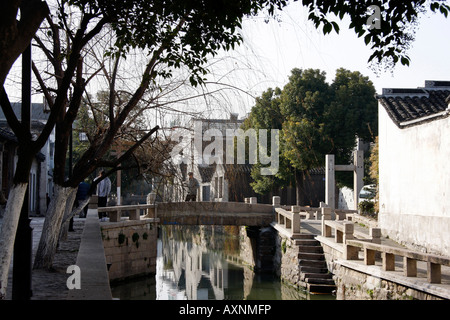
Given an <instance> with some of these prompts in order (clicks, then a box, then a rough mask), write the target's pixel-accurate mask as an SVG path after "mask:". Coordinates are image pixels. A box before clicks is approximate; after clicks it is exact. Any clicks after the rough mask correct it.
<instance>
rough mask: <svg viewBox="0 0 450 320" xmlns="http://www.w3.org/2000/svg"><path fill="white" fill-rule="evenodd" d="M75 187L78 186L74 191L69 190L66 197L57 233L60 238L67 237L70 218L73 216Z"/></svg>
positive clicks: (75, 195)
mask: <svg viewBox="0 0 450 320" xmlns="http://www.w3.org/2000/svg"><path fill="white" fill-rule="evenodd" d="M77 189H78V188H75V192H71V193H70V195H69V197H68V198H67V201H66V208H65V210H64V215H63V219H62V222H61V231H60V234H59V239H60V240H65V239H67V232H68V230H69V224H70V218H72V217H73V215H72V212H73V211H74V207H73V205H74V203H75V199H76V197H77Z"/></svg>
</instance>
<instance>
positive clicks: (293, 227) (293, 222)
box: [275, 206, 300, 235]
mask: <svg viewBox="0 0 450 320" xmlns="http://www.w3.org/2000/svg"><path fill="white" fill-rule="evenodd" d="M295 207H296V206H292V210H291V211H287V210H285V209H283V208H275V212H276V214H277V216H276V219H277V220H276V222H277V223H278V224H279V225H280V226H282V227H284V228H285V229H286V230H287V231H288V232H290V234H291V235H293V234H297V233H300V212H299V211H297V209H298V208H295Z"/></svg>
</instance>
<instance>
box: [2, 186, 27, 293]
mask: <svg viewBox="0 0 450 320" xmlns="http://www.w3.org/2000/svg"><path fill="white" fill-rule="evenodd" d="M27 187H28V183H18V184H14V185H13V187H12V188H11V190H10V192H9V196H8V202H7V204H6V210H5V215H4V217H3V223H2V228H1V231H0V300H2V299H5V298H6V288H7V285H8V273H9V267H10V264H11V257H12V253H13V250H14V241H15V238H16V231H17V226H18V224H19V217H20V212H21V210H22V205H23V199H24V197H25V193H26V191H27Z"/></svg>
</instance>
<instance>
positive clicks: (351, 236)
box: [322, 215, 450, 283]
mask: <svg viewBox="0 0 450 320" xmlns="http://www.w3.org/2000/svg"><path fill="white" fill-rule="evenodd" d="M329 219H330V217H329V216H328V215H323V216H322V237H325V238H330V237H333V235H334V242H335V243H337V244H342V247H343V251H342V253H343V259H345V260H359V259H360V258H359V253H360V251H362V252H363V261H364V264H365V265H374V264H375V259H376V257H381V260H382V269H383V271H395V256H401V257H403V274H404V275H405V276H406V277H417V261H424V262H426V263H427V280H428V282H429V283H441V266H442V265H445V266H450V258H449V257H444V256H439V255H433V254H427V253H421V252H416V251H413V250H409V249H405V248H401V247H395V246H391V245H385V244H381V229H380V228H375V227H371V228H369V233H368V234H367V233H365V232H361V231H357V230H356V229H355V224H354V222H352V221H332V220H329Z"/></svg>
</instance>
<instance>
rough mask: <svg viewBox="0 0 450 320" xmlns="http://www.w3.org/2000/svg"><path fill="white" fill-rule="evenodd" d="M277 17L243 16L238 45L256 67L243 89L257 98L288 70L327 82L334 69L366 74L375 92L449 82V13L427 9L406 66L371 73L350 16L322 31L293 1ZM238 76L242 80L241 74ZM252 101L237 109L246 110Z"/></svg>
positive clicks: (365, 50)
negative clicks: (321, 75) (311, 71)
mask: <svg viewBox="0 0 450 320" xmlns="http://www.w3.org/2000/svg"><path fill="white" fill-rule="evenodd" d="M279 18H280V19H278V21H275V20H273V19H272V20H271V21H270V22H269V23H266V22H264V18H263V17H261V18H248V19H246V20H244V23H243V28H242V33H243V36H244V43H243V44H242V45H241V46H240V47H239V48H238V49H237V51H238V52H240V53H241V54H242V55H245V56H246V57H248V59H249V61H250V60H251V61H252V62H253V66H255V67H257V70H258V71H257V72H255V74H254V77H253V78H251V79H247V80H248V83H245V82H243V86H244V87H245V86H247V89H248V91H249V92H250V93H251V94H252V95H253V96H259V95H260V94H261V93H262V92H263V91H264V90H266V89H267V88H269V87H272V88H274V87H276V86H278V87H280V88H282V87H283V86H284V85H285V84H286V83H287V81H288V77H289V75H290V72H291V70H292V69H293V68H302V69H306V68H315V69H320V70H322V71H325V72H326V74H327V81H328V82H329V83H331V81H332V80H333V79H334V75H335V71H336V69H338V68H340V67H343V68H346V69H348V70H351V71H359V72H361V73H362V74H363V75H364V76H367V77H369V79H370V80H371V81H372V82H373V84H374V86H375V89H376V92H377V93H381V92H382V89H383V88H417V87H423V86H424V85H425V80H450V59H449V58H448V57H449V52H450V17H449V18H448V19H446V18H445V17H444V16H443V15H441V14H433V13H427V14H426V15H423V16H422V17H421V19H420V25H419V27H418V29H417V32H416V40H415V41H414V42H413V44H412V48H411V49H410V51H408V54H409V57H410V58H411V62H410V66H409V67H408V66H402V65H400V64H398V66H396V67H395V68H394V69H393V70H390V71H385V72H382V73H380V74H375V73H374V71H373V70H371V69H370V67H369V64H368V62H367V61H368V58H369V56H370V55H371V50H370V48H369V47H368V46H366V45H365V43H364V40H363V38H358V37H357V35H356V34H355V33H354V31H353V30H349V29H348V22H349V19H348V18H347V19H345V20H344V21H342V22H341V21H338V23H339V25H340V29H341V30H340V32H339V34H336V33H335V32H334V31H332V33H331V34H328V35H326V36H325V35H323V33H322V30H321V29H319V30H317V29H316V28H315V27H314V25H313V24H312V22H309V21H307V13H306V10H305V9H304V8H303V7H302V6H301V5H300V4H299V3H293V4H291V5H290V6H288V7H287V8H286V9H285V10H283V12H282V13H281V15H280V17H279ZM241 80H244V79H243V78H241ZM251 104H252V101H251V99H250V100H249V101H248V102H247V103H246V106H241V108H238V110H237V111H236V112H238V113H239V114H240V116H244V114H243V113H244V112H245V111H244V110H247V112H249V111H250V110H249V108H251Z"/></svg>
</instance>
